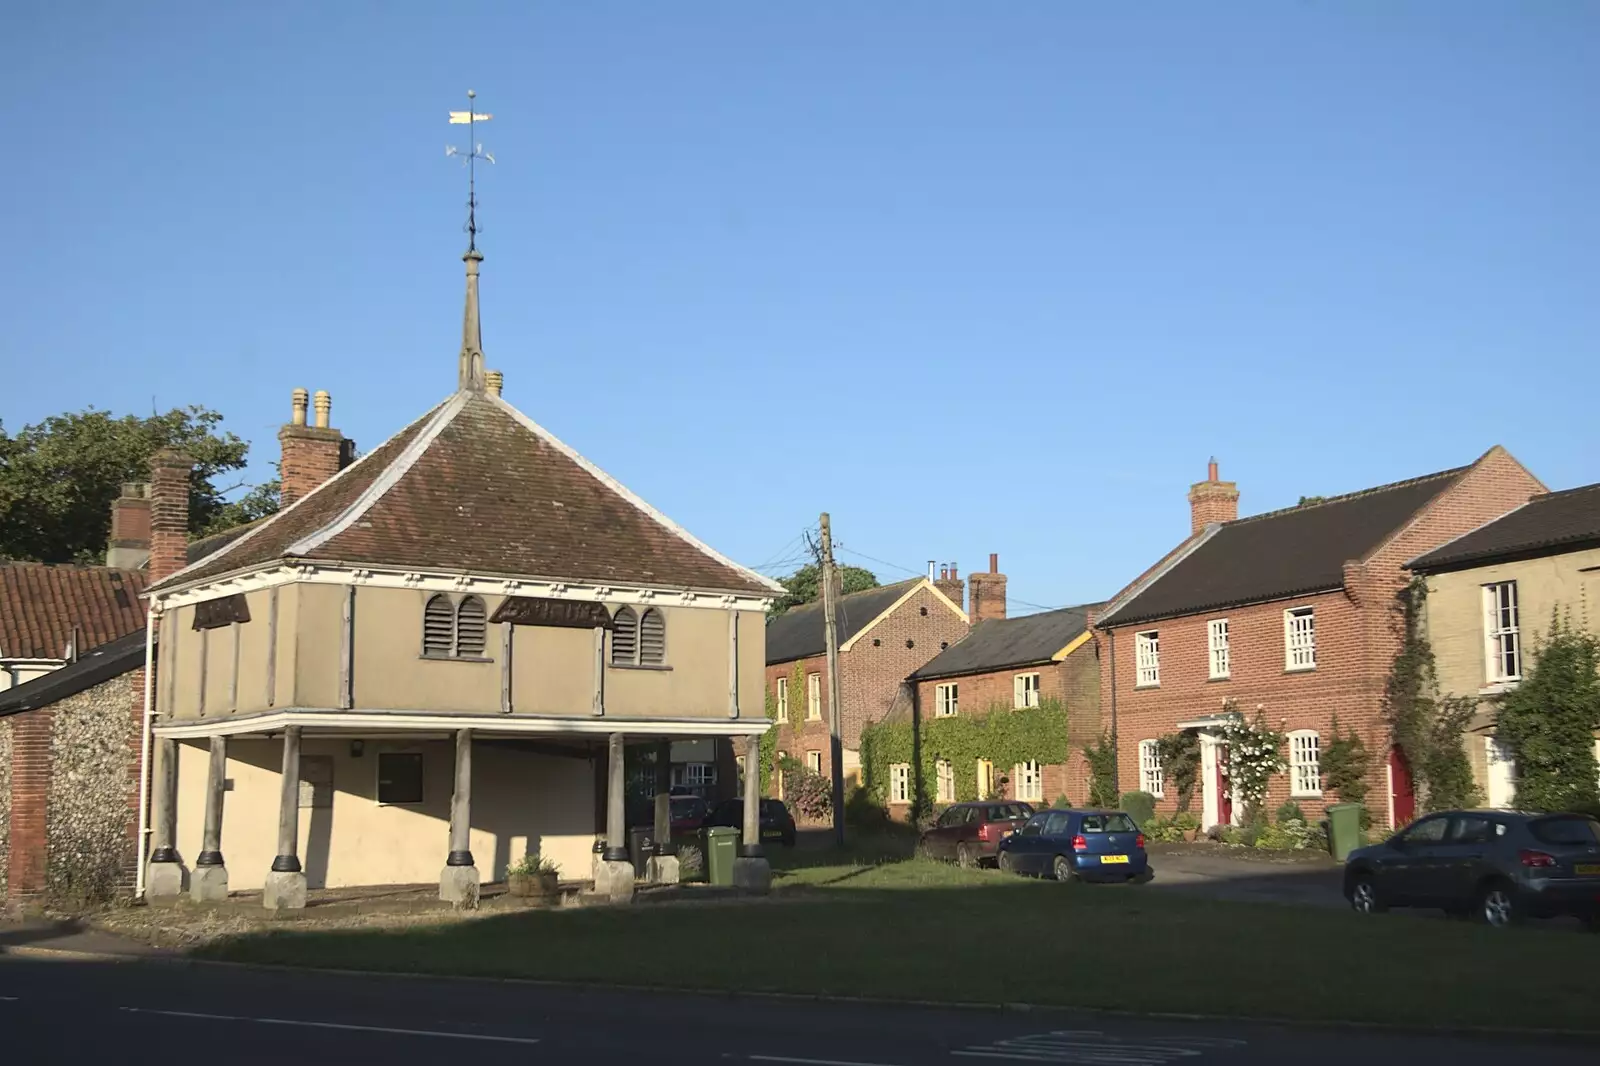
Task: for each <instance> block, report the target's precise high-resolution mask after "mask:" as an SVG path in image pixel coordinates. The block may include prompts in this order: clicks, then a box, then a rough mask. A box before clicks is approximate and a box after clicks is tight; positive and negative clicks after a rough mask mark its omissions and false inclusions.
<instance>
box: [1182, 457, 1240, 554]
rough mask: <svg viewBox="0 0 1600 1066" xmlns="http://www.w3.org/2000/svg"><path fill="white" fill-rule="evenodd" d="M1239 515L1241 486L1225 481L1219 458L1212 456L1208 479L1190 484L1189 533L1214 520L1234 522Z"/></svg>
mask: <svg viewBox="0 0 1600 1066" xmlns="http://www.w3.org/2000/svg"><path fill="white" fill-rule="evenodd" d="M1238 517H1239V488H1238V486H1237V485H1235V484H1234V483H1233V482H1231V481H1223V480H1221V478H1220V475H1219V474H1218V472H1217V458H1216V456H1212V457H1211V462H1210V464H1209V466H1208V467H1207V469H1206V480H1204V481H1197V482H1195V483H1194V484H1193V485H1191V486H1189V535H1190V536H1193V535H1194V534H1196V533H1198V532H1200V531H1201V530H1202V529H1204V528H1206V526H1208V525H1210V524H1212V523H1213V522H1232V521H1233V520H1235V519H1236V518H1238Z"/></svg>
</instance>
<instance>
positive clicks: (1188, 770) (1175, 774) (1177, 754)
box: [1156, 730, 1200, 814]
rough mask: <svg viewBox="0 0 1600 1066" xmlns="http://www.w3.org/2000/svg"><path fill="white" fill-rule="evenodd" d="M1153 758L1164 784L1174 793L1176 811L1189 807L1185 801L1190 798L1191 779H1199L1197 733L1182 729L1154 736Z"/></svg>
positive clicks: (1192, 797) (1192, 792)
mask: <svg viewBox="0 0 1600 1066" xmlns="http://www.w3.org/2000/svg"><path fill="white" fill-rule="evenodd" d="M1156 758H1157V759H1159V760H1160V762H1161V778H1162V781H1163V783H1164V785H1165V786H1166V787H1170V788H1171V789H1173V791H1174V792H1176V793H1177V797H1178V813H1179V814H1182V813H1183V812H1185V811H1187V810H1188V809H1189V803H1190V801H1191V800H1193V799H1194V786H1195V783H1196V782H1197V781H1198V780H1199V779H1200V736H1199V734H1197V733H1194V732H1192V731H1189V730H1185V731H1184V732H1181V733H1168V734H1167V735H1166V736H1164V737H1158V738H1157V739H1156ZM1164 790H1165V789H1163V791H1164Z"/></svg>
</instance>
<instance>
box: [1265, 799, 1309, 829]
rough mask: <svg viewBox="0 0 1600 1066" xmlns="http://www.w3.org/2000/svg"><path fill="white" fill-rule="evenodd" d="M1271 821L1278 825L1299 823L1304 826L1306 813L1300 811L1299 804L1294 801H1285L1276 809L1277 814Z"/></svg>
mask: <svg viewBox="0 0 1600 1066" xmlns="http://www.w3.org/2000/svg"><path fill="white" fill-rule="evenodd" d="M1272 820H1273V821H1275V822H1277V823H1278V824H1279V825H1283V824H1284V823H1285V822H1300V823H1301V824H1304V823H1305V820H1306V812H1305V811H1303V810H1301V809H1300V804H1298V803H1296V802H1295V801H1294V800H1286V801H1285V802H1284V803H1283V805H1282V806H1280V807H1279V808H1278V813H1277V815H1276V816H1275V817H1274V818H1273V819H1272Z"/></svg>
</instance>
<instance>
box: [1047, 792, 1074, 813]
mask: <svg viewBox="0 0 1600 1066" xmlns="http://www.w3.org/2000/svg"><path fill="white" fill-rule="evenodd" d="M1051 806H1052V807H1054V808H1055V809H1056V810H1058V811H1065V810H1069V809H1070V808H1071V807H1072V801H1071V800H1069V799H1067V797H1066V796H1057V797H1056V801H1055V802H1054V803H1053V804H1051Z"/></svg>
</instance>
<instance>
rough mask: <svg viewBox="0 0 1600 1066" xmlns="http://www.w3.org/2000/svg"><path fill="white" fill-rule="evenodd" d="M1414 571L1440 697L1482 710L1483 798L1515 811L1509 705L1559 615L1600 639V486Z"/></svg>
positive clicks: (1479, 779)
mask: <svg viewBox="0 0 1600 1066" xmlns="http://www.w3.org/2000/svg"><path fill="white" fill-rule="evenodd" d="M1406 568H1407V569H1408V570H1410V571H1411V572H1412V573H1414V574H1417V575H1419V576H1420V577H1422V578H1423V579H1424V580H1426V581H1427V585H1428V597H1427V599H1426V600H1425V601H1424V603H1423V609H1422V625H1423V629H1424V631H1425V632H1426V634H1427V637H1428V642H1429V644H1430V645H1431V646H1432V647H1433V655H1434V667H1435V669H1436V671H1437V676H1438V679H1439V687H1440V690H1441V691H1442V692H1444V693H1445V694H1446V695H1452V696H1469V697H1474V698H1476V699H1477V701H1478V707H1477V713H1476V714H1475V715H1474V716H1473V718H1472V720H1471V721H1470V722H1469V723H1468V725H1467V735H1466V737H1465V740H1466V747H1467V757H1468V759H1469V760H1470V762H1471V763H1472V773H1473V779H1474V782H1475V783H1476V784H1477V786H1478V792H1479V794H1480V795H1482V796H1483V798H1484V802H1485V803H1486V804H1487V805H1488V806H1490V807H1511V806H1513V805H1514V804H1515V803H1516V802H1517V796H1516V791H1517V766H1516V759H1515V757H1514V755H1513V753H1512V752H1511V750H1510V749H1509V748H1508V747H1506V746H1505V745H1504V744H1503V743H1502V742H1501V741H1500V740H1499V739H1498V738H1497V737H1496V722H1497V718H1498V710H1499V702H1500V697H1502V696H1503V695H1505V694H1506V693H1507V692H1510V691H1512V690H1513V689H1515V688H1516V687H1517V686H1518V685H1520V684H1521V683H1522V681H1523V679H1524V677H1525V676H1526V674H1527V672H1528V671H1529V669H1531V667H1532V665H1533V660H1534V656H1535V654H1536V649H1537V648H1538V646H1539V639H1540V634H1541V633H1542V632H1543V631H1545V630H1546V629H1547V628H1548V627H1549V625H1550V619H1551V617H1552V616H1553V615H1554V614H1555V613H1556V612H1558V611H1559V612H1561V613H1562V614H1563V615H1564V616H1566V618H1567V619H1568V620H1569V621H1570V623H1571V624H1572V625H1573V626H1574V627H1576V628H1578V629H1582V630H1587V631H1588V632H1590V633H1600V484H1597V485H1584V486H1581V487H1579V488H1575V489H1566V490H1564V491H1561V492H1551V493H1547V494H1545V495H1542V496H1535V497H1534V498H1533V499H1531V500H1529V501H1528V502H1527V503H1526V504H1525V505H1523V506H1521V507H1518V508H1516V509H1515V510H1513V511H1511V512H1509V513H1507V514H1505V515H1502V516H1500V517H1499V518H1497V519H1495V520H1494V521H1493V522H1490V523H1488V524H1487V525H1484V526H1480V527H1479V528H1477V529H1474V530H1472V531H1471V532H1470V533H1467V534H1465V535H1463V536H1460V537H1457V538H1456V539H1455V540H1452V541H1449V542H1448V543H1446V544H1443V545H1441V546H1440V547H1438V548H1435V549H1434V550H1433V551H1431V552H1428V553H1427V554H1425V555H1423V556H1421V557H1420V558H1417V559H1412V560H1411V561H1409V562H1408V563H1407V564H1406ZM1595 754H1596V756H1597V757H1600V737H1597V738H1596V741H1595Z"/></svg>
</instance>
